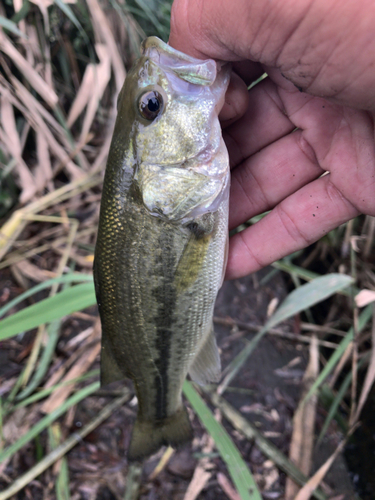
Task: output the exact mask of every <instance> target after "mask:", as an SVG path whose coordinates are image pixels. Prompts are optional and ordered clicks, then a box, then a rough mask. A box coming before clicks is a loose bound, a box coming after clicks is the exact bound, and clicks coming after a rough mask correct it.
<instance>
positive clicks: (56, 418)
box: [0, 0, 375, 500]
mask: <svg viewBox="0 0 375 500" xmlns="http://www.w3.org/2000/svg"><path fill="white" fill-rule="evenodd" d="M169 17H170V2H169V1H162V0H128V1H125V0H85V1H84V0H71V1H69V2H68V1H65V0H33V1H29V0H5V1H4V2H2V3H1V4H0V218H1V219H0V500H5V499H7V498H14V499H15V498H17V499H21V498H22V499H23V498H28V499H33V500H35V499H39V498H40V499H42V498H43V499H48V500H49V499H54V498H57V499H58V500H68V499H77V500H78V499H81V498H82V499H90V500H91V499H98V500H104V499H113V498H115V499H120V498H125V499H128V500H129V499H135V498H148V499H155V498H178V499H184V500H193V499H195V498H215V499H218V498H230V499H232V500H238V499H260V498H285V499H286V500H291V499H294V498H296V499H297V500H303V499H307V498H310V497H311V496H314V497H315V498H319V499H323V498H336V500H338V499H339V498H341V499H344V498H354V496H353V495H354V493H353V494H350V495H352V496H350V497H349V496H347V497H346V496H345V493H344V494H340V495H341V496H340V495H338V494H337V491H334V489H332V487H331V488H330V487H329V486H328V485H327V484H325V483H324V477H325V475H326V473H327V471H328V470H329V468H330V466H331V465H332V463H333V462H334V460H335V459H336V458H337V456H338V455H339V454H340V453H341V452H342V449H343V448H344V446H345V445H346V446H347V447H346V449H347V453H348V450H349V455H347V456H348V457H349V458H350V449H352V454H351V456H352V457H353V455H354V456H356V457H357V460H352V471H353V477H354V478H355V479H356V486H357V494H358V495H359V494H361V495H362V496H361V498H363V499H366V498H368V499H371V498H374V495H373V491H375V489H374V488H375V486H374V485H373V483H372V484H371V480H373V478H372V474H371V472H370V476H369V477H368V478H366V477H364V473H365V469H366V467H367V466H369V468H370V471H372V470H373V464H374V458H373V456H372V458H371V457H370V456H369V457H367V456H365V455H362V454H360V452H359V451H358V450H360V448H359V446H360V445H359V444H358V439H357V441H351V444H350V445H349V446H348V445H347V439H348V438H349V436H350V435H352V434H353V432H354V431H355V430H356V429H357V430H356V436H358V435H359V436H362V438H361V439H362V441H365V442H366V446H367V448H369V449H370V453H369V455H371V454H372V448H370V447H371V440H372V441H373V437H372V435H373V432H374V430H373V429H372V428H371V427H369V425H368V424H367V423H366V422H365V425H362V424H361V423H360V417H361V412H362V410H363V408H365V411H366V408H367V412H369V413H370V414H372V405H373V394H372V392H371V388H372V385H373V381H374V377H375V351H374V349H373V345H374V338H375V327H374V312H373V311H374V309H373V302H374V300H375V274H374V264H375V260H374V232H375V220H374V218H371V217H359V218H357V219H356V220H354V221H351V222H349V223H348V224H346V225H345V226H343V227H340V228H339V229H337V230H335V231H333V232H332V233H330V234H328V235H327V236H326V237H325V238H324V239H323V240H321V241H320V242H318V243H317V244H316V245H313V246H312V247H310V248H309V249H307V250H306V251H304V252H299V253H297V254H294V255H292V256H289V257H288V258H285V259H283V260H281V261H279V262H276V263H275V264H274V265H273V267H272V268H270V269H268V270H266V271H265V272H264V273H262V274H261V275H259V277H254V278H253V279H252V280H253V281H252V282H251V287H253V288H254V287H255V292H254V293H253V298H254V300H255V301H256V300H258V299H257V297H258V298H259V297H260V295H261V292H260V290H261V289H262V287H267V286H269V285H270V283H274V280H275V279H281V280H282V282H283V283H284V285H283V286H284V287H286V289H287V290H288V295H287V297H286V298H285V299H284V300H282V299H283V297H282V296H278V294H277V293H276V292H275V291H273V292H272V293H273V296H272V298H270V297H269V296H268V298H267V299H265V300H267V312H266V314H265V316H264V318H261V320H260V319H259V318H258V322H257V321H254V322H250V321H248V320H246V321H244V320H242V321H241V311H240V313H239V314H238V316H237V317H234V316H233V315H230V314H225V315H224V314H222V315H220V317H218V318H216V323H217V325H218V328H220V325H221V326H222V327H226V328H228V329H229V331H230V336H229V339H230V340H228V335H227V337H225V338H224V339H222V343H221V344H220V346H221V348H222V350H223V359H225V360H226V361H227V362H226V368H225V370H224V373H223V378H222V381H221V383H220V384H219V386H218V387H205V388H197V387H194V386H193V385H192V384H190V383H188V382H187V383H186V385H185V388H184V392H185V396H186V398H187V399H188V400H189V403H190V408H192V414H191V415H192V418H194V426H195V428H196V432H197V438H196V439H195V440H194V442H193V445H192V447H191V449H190V450H188V451H182V452H178V453H174V452H173V450H171V449H167V450H162V451H161V452H160V453H159V454H158V455H157V456H156V457H153V458H152V459H151V460H149V461H147V462H146V463H145V464H138V465H135V466H128V464H127V462H126V455H125V451H126V443H127V440H128V439H129V433H130V429H131V423H132V421H133V419H134V415H135V409H134V406H135V405H136V400H135V398H134V395H133V391H132V387H131V385H126V386H125V387H124V385H118V386H114V387H112V386H111V387H109V388H108V389H105V390H103V389H100V388H99V383H98V372H99V370H98V368H99V363H98V354H99V349H100V323H99V321H98V317H97V310H96V306H95V298H94V291H93V285H92V273H91V269H92V261H93V252H94V245H95V235H96V228H97V222H98V212H99V202H100V198H101V184H102V179H103V171H104V167H105V162H106V157H107V153H108V148H109V144H110V140H111V134H112V127H113V124H114V119H115V114H116V97H117V94H118V92H119V90H120V88H121V86H122V84H123V81H124V78H125V75H126V71H127V69H128V68H129V67H130V66H131V64H132V62H133V61H134V60H135V58H136V57H137V56H138V55H139V45H140V42H141V40H142V39H143V38H145V37H146V36H148V35H157V36H159V37H160V38H162V39H164V40H167V39H168V33H169ZM265 77H266V75H265ZM256 83H257V82H254V85H255V84H256ZM260 217H261V216H260ZM257 220H258V218H254V219H252V220H251V221H249V222H248V224H253V223H256V222H257ZM241 229H243V228H238V230H241ZM257 276H258V275H257ZM249 283H250V281H249V280H247V281H243V282H236V283H235V284H234V285H233V286H235V287H237V289H238V290H240V291H241V290H242V291H243V292H244V294H245V296H246V294H247V293H248V290H250V288H251V287H250V285H249ZM241 287H243V288H242V289H241ZM233 290H235V288H233ZM233 290H232V292H233V293H235V291H233ZM232 292H231V293H232ZM245 292H246V293H245ZM249 294H250V292H249ZM284 295H285V294H284ZM227 297H228V296H227ZM228 300H229V299H228ZM322 301H324V302H322ZM318 303H319V306H318V307H316V304H318ZM258 306H259V304H258ZM224 310H225V307H224V306H223V309H222V311H224ZM264 336H271V337H273V338H278V339H282V341H283V342H284V343H288V342H289V343H291V344H292V345H293V346H297V347H299V348H300V352H301V353H302V355H301V356H302V358H304V360H305V363H302V366H303V369H304V373H303V372H302V371H301V370H300V372H299V374H297V375H294V376H295V377H296V380H297V382H298V391H297V392H298V394H299V393H301V398H300V402H299V404H298V405H297V404H296V405H295V406H296V407H295V408H293V412H289V413H290V415H289V416H288V417H287V416H286V417H285V421H286V424H285V425H286V428H288V429H289V431H288V432H286V435H285V436H284V441H280V443H281V442H282V443H283V444H282V445H277V446H275V444H273V443H275V442H276V441H277V439H276V437H277V436H276V435H275V432H273V431H272V429H274V427H275V425H274V423H275V419H276V418H277V417H276V416H275V413H273V411H276V415H277V414H281V409H280V408H277V407H276V408H275V407H272V408H271V407H270V406H268V407H267V405H265V406H262V405H260V403H259V402H258V403H254V404H255V406H254V404H253V405H251V408H250V409H249V405H247V406H242V412H240V411H239V409H238V408H236V407H235V405H234V406H233V405H231V404H229V402H228V400H229V399H230V397H229V395H230V394H242V395H244V394H245V396H246V397H247V395H248V394H250V393H251V394H252V393H253V392H254V391H251V390H250V389H248V388H246V387H247V386H246V387H240V386H241V377H242V382H244V380H245V378H246V376H245V373H244V366H245V364H246V362H247V360H248V358H249V356H250V355H251V354H252V353H253V352H254V350H255V349H258V348H259V345H258V344H259V342H260V341H261V339H262V338H263V337H264ZM228 342H229V343H228ZM232 342H236V343H237V344H236V345H237V346H238V347H237V348H235V349H232V348H230V349H229V350H230V352H231V355H230V356H229V355H228V356H229V357H228V356H227V354H226V352H227V351H225V349H228V346H229V345H232V344H231V343H232ZM284 345H285V344H284ZM225 346H226V347H225ZM302 346H309V349H306V348H302ZM256 352H258V351H256ZM301 356H299V357H298V356H297V357H294V358H293V359H292V360H291V362H290V363H289V364H288V366H287V367H286V370H287V371H288V370H289V372H288V373H289V374H290V373H291V372H290V370H292V369H293V366H294V365H295V364H298V363H300V361H301V359H299V358H301ZM296 360H297V361H296ZM293 363H294V364H293ZM267 369H270V368H267V366H264V370H263V371H267ZM283 373H285V371H284V372H283ZM245 385H246V384H245ZM272 390H273V388H272ZM246 391H247V392H246ZM249 397H250V396H249ZM252 397H253V396H252ZM255 401H258V400H257V395H256V394H255ZM257 404H258V406H256V405H257ZM292 406H293V405H292ZM246 408H247V409H246ZM193 411H194V412H195V414H196V415H197V416H198V417H199V421H200V422H201V423H199V421H198V419H197V417H194V416H193ZM246 412H247V414H249V415H250V417H248V415H247V414H246ZM278 412H279V413H278ZM293 414H294V417H293ZM254 415H255V416H254ZM259 415H262V418H263V417H264V419H265V420H267V419H268V421H269V422H271V424H272V425H271V424H269V425H271V428H270V429H269V430H268V431H267V432H268V434H267V433H262V432H260V431H259V425H258V423H259V422H258V423H257V418H258V417H259ZM292 417H293V420H292ZM259 418H260V417H259ZM272 419H273V420H272ZM272 426H273V427H272ZM288 426H289V427H288ZM204 429H205V430H204ZM261 430H262V429H261ZM272 432H273V434H272ZM366 432H367V434H366ZM266 434H267V435H266ZM276 434H277V433H276ZM328 434H330V435H331V436H332V435H334V437H335V442H336V444H337V447H336V451H335V452H334V453H333V454H332V455H331V456H330V457H328V458H327V460H326V461H324V463H323V464H322V465H321V467H320V468H315V469H314V467H313V459H312V457H313V455H314V450H316V449H317V447H318V446H319V444H320V443H321V442H322V441H324V439H325V437H326V436H327V435H328ZM363 436H364V437H363ZM273 438H274V439H273ZM279 438H280V432H279ZM272 439H273V441H272ZM275 439H276V441H275ZM249 446H250V448H249ZM253 447H254V448H253ZM249 450H250V451H249ZM253 450H255V452H254V451H253ZM254 453H255V454H254ZM257 453H258V455H257ZM287 455H289V458H288V457H287ZM255 456H257V457H258V458H254V457H255ZM358 458H359V459H358ZM254 471H255V473H254ZM357 471H359V474H357ZM357 498H359V496H358V497H357Z"/></svg>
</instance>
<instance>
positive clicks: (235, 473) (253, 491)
mask: <svg viewBox="0 0 375 500" xmlns="http://www.w3.org/2000/svg"><path fill="white" fill-rule="evenodd" d="M183 391H184V394H185V396H186V397H187V399H188V400H189V402H190V404H191V406H192V407H193V408H194V410H195V412H196V413H197V415H198V417H199V418H200V419H201V421H202V423H203V425H204V426H205V428H206V429H207V432H208V433H209V434H210V435H211V436H212V438H213V440H214V441H215V444H216V448H217V449H218V451H219V453H220V455H221V458H222V459H223V461H224V462H225V463H226V464H227V467H228V471H229V474H230V475H231V478H232V480H233V483H234V484H235V486H236V488H237V491H238V493H239V495H240V497H241V499H242V500H262V497H261V496H260V493H259V490H258V488H257V485H256V483H255V481H254V478H253V476H252V474H251V472H250V470H249V468H248V467H247V465H246V463H245V462H244V460H243V458H242V457H241V455H240V452H239V451H238V448H237V447H236V445H235V444H234V443H233V441H232V439H231V438H230V436H229V435H228V433H227V431H226V430H225V429H224V427H223V426H222V425H221V424H220V423H219V422H218V421H217V420H216V419H215V417H214V416H213V415H212V412H211V410H210V409H209V408H208V406H207V405H206V403H205V402H204V401H203V399H202V398H201V397H200V395H199V394H198V393H197V391H196V390H195V389H194V387H193V386H192V384H191V383H190V382H188V381H185V383H184V386H183Z"/></svg>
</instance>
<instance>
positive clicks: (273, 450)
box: [204, 388, 326, 500]
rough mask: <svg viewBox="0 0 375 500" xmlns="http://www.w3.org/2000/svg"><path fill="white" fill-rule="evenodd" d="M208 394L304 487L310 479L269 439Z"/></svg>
mask: <svg viewBox="0 0 375 500" xmlns="http://www.w3.org/2000/svg"><path fill="white" fill-rule="evenodd" d="M204 391H205V392H206V394H208V395H209V397H210V398H211V402H212V403H213V404H214V405H215V406H217V407H218V408H219V409H220V411H221V412H222V414H223V416H224V417H225V418H226V419H227V420H228V421H229V422H230V423H231V424H232V425H233V427H234V428H235V429H236V430H237V431H239V432H241V434H243V435H244V436H245V437H247V439H249V440H251V441H255V443H256V445H257V447H258V448H259V449H260V451H261V452H262V453H264V454H265V455H266V456H267V457H268V458H270V459H271V460H272V462H274V463H275V464H276V465H277V467H279V468H280V469H281V470H282V471H284V472H285V473H286V474H288V476H290V477H291V478H292V479H293V480H294V481H296V483H298V484H300V485H304V484H305V483H306V482H307V480H308V478H307V477H306V476H305V475H304V474H302V472H301V471H300V470H299V469H298V468H297V467H296V466H295V465H294V464H293V463H292V462H291V461H290V460H288V458H287V457H286V456H285V455H284V454H283V453H281V451H280V450H279V449H278V448H277V447H276V446H275V445H274V444H273V443H271V441H269V440H268V439H267V438H265V437H264V436H262V434H261V433H260V432H259V431H258V429H256V427H255V426H254V425H253V424H252V423H251V422H249V421H248V420H246V418H244V417H243V416H242V415H241V413H240V412H239V411H237V410H236V409H235V408H233V406H231V405H230V404H229V403H228V402H227V401H226V400H225V399H224V398H222V397H220V396H219V395H218V394H217V393H216V392H211V391H208V390H207V389H206V388H205V389H204ZM313 496H314V497H315V498H317V499H318V500H325V499H326V496H325V495H324V493H322V492H321V491H320V490H317V491H315V492H314V494H313Z"/></svg>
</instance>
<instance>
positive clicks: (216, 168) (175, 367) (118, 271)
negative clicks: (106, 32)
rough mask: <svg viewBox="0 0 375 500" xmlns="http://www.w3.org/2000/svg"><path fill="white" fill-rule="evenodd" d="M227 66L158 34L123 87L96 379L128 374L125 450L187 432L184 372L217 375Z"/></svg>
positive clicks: (98, 267) (106, 201) (143, 450)
mask: <svg viewBox="0 0 375 500" xmlns="http://www.w3.org/2000/svg"><path fill="white" fill-rule="evenodd" d="M228 80H229V72H228V70H225V69H222V70H220V71H219V70H218V68H217V64H216V63H215V62H214V61H212V60H206V61H201V60H198V59H194V58H192V57H189V56H187V55H185V54H182V53H181V52H178V51H176V50H174V49H172V48H171V47H170V46H168V45H167V44H165V43H164V42H162V41H161V40H159V39H158V38H155V37H150V38H148V39H146V40H145V41H144V42H143V44H142V55H141V57H140V58H139V59H138V61H137V62H136V63H135V65H134V67H133V68H132V69H131V71H130V72H129V73H128V76H127V78H126V80H125V83H124V86H123V88H122V90H121V92H120V95H119V98H118V115H117V120H116V125H115V129H114V133H113V139H112V144H111V148H110V152H109V157H108V163H107V168H106V173H105V179H104V187H103V197H102V202H101V210H100V222H99V230H98V240H97V245H96V251H95V262H94V279H95V287H96V295H97V301H98V305H99V312H100V316H101V321H102V330H103V337H102V351H101V382H102V384H107V383H109V382H113V381H115V380H121V379H123V378H124V377H129V378H131V379H132V380H133V382H134V386H135V390H136V394H137V398H138V415H137V419H136V422H135V425H134V429H133V434H132V438H131V442H130V446H129V450H128V458H129V459H130V460H139V459H142V458H144V457H146V456H148V455H150V454H152V453H154V452H155V451H157V450H158V449H159V448H160V446H162V445H163V444H170V445H172V446H178V445H179V444H182V443H184V442H186V441H188V440H190V439H191V437H192V430H191V425H190V422H189V418H188V414H187V411H186V408H185V407H184V406H183V404H182V398H181V391H182V384H183V382H184V380H185V378H186V376H187V374H188V373H189V374H190V377H191V378H192V380H194V381H197V382H199V383H207V382H211V381H217V380H218V378H219V376H220V357H219V353H218V349H217V346H216V341H215V337H214V333H213V327H212V316H213V308H214V303H215V299H216V295H217V292H218V290H219V288H220V286H221V284H222V281H223V276H224V271H225V266H226V248H227V243H228V196H229V162H228V154H227V150H226V147H225V145H224V142H223V139H222V136H221V129H220V125H219V121H218V112H219V111H220V109H221V107H222V105H223V102H224V94H225V90H226V88H227V85H228Z"/></svg>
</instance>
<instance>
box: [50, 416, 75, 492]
mask: <svg viewBox="0 0 375 500" xmlns="http://www.w3.org/2000/svg"><path fill="white" fill-rule="evenodd" d="M48 437H49V442H50V446H51V450H55V449H56V448H57V447H58V446H59V444H60V443H61V427H60V424H59V423H57V422H56V423H54V424H53V425H51V426H50V427H48ZM56 465H57V466H60V467H59V469H60V470H59V472H58V475H57V479H56V484H55V490H56V499H57V500H69V499H70V492H69V471H68V462H67V459H66V457H62V458H61V459H60V463H57V464H56Z"/></svg>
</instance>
